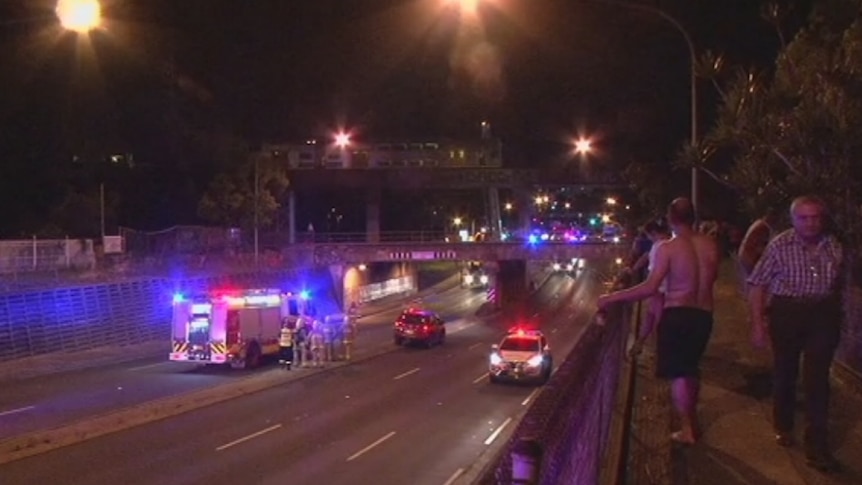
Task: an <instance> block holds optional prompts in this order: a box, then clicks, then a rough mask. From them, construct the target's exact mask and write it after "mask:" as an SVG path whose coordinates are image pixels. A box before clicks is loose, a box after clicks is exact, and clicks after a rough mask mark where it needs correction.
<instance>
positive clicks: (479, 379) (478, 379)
mask: <svg viewBox="0 0 862 485" xmlns="http://www.w3.org/2000/svg"><path fill="white" fill-rule="evenodd" d="M487 378H488V374H482V375H481V376H479V377H477V378H476V379H474V380H473V384H478V383H479V382H481V381H484V380H485V379H487Z"/></svg>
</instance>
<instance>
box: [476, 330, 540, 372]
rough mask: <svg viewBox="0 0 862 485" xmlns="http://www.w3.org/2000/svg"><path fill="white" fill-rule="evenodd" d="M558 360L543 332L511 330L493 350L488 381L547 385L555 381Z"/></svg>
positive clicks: (493, 346) (489, 363)
mask: <svg viewBox="0 0 862 485" xmlns="http://www.w3.org/2000/svg"><path fill="white" fill-rule="evenodd" d="M553 368H554V360H553V357H552V356H551V349H550V348H549V347H548V341H547V339H546V338H545V335H544V334H542V332H541V331H539V330H535V329H528V328H523V327H515V328H512V329H510V330H509V332H508V333H507V334H506V336H505V337H503V340H501V341H500V343H499V344H496V345H492V346H491V355H490V357H489V362H488V380H489V381H490V382H491V383H497V382H501V381H510V382H515V381H525V382H535V383H540V384H544V383H546V382H548V379H550V378H551V372H552V370H553Z"/></svg>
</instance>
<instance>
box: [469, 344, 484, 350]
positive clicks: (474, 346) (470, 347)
mask: <svg viewBox="0 0 862 485" xmlns="http://www.w3.org/2000/svg"><path fill="white" fill-rule="evenodd" d="M480 345H482V342H476V343H475V344H473V345H471V346H469V347H467V350H473V349H475V348H476V347H478V346H480Z"/></svg>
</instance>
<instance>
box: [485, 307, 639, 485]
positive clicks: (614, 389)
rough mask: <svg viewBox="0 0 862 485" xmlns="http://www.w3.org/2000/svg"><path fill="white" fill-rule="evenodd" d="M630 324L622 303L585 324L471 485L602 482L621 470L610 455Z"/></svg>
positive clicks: (629, 310) (629, 308) (629, 315)
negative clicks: (602, 317) (605, 473)
mask: <svg viewBox="0 0 862 485" xmlns="http://www.w3.org/2000/svg"><path fill="white" fill-rule="evenodd" d="M631 320H632V319H631V306H630V305H617V306H615V307H613V308H611V309H609V311H608V313H607V316H606V317H605V322H606V323H605V324H604V325H600V324H598V323H597V322H596V321H594V322H593V323H591V324H590V325H589V326H588V327H587V329H586V331H585V332H584V334H583V335H582V337H581V338H580V340H578V342H577V344H576V345H575V348H574V349H573V350H572V352H571V353H570V354H569V355H568V356H567V358H566V360H565V361H564V362H563V363H562V365H560V367H559V369H558V370H557V371H556V372H555V373H554V375H553V377H552V378H551V380H550V381H549V382H548V384H546V385H545V387H544V388H543V390H542V392H540V393H539V395H538V396H537V398H536V400H535V401H534V402H533V405H532V406H531V407H530V409H529V410H528V411H527V413H526V415H525V416H524V418H523V419H522V420H521V422H520V424H519V425H518V427H517V428H516V429H515V431H514V433H513V434H512V436H511V438H510V439H509V441H508V442H507V444H506V445H505V446H504V448H503V449H502V451H501V452H500V453H499V454H498V455H497V456H496V458H495V460H494V461H492V462H491V464H490V465H489V466H488V467H486V468H485V469H484V470H483V473H482V475H481V477H480V478H479V479H478V480H477V481H474V482H473V483H474V484H478V485H502V484H505V485H509V484H516V483H532V484H547V485H551V484H558V483H590V484H597V483H600V481H601V479H602V477H603V468H606V467H613V466H616V464H615V463H607V462H608V461H611V460H610V459H609V457H606V455H607V454H608V453H607V452H608V451H609V450H608V448H609V443H610V441H611V440H610V439H609V437H610V435H611V422H612V420H613V419H616V418H615V416H614V414H615V412H614V409H615V403H616V402H617V399H618V396H617V394H618V390H619V388H620V377H621V374H622V372H621V371H622V369H623V367H622V366H623V363H624V353H625V345H626V340H627V338H628V335H629V330H630V328H629V327H630V323H631Z"/></svg>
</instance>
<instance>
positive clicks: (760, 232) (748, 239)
mask: <svg viewBox="0 0 862 485" xmlns="http://www.w3.org/2000/svg"><path fill="white" fill-rule="evenodd" d="M777 224H778V211H777V210H775V208H773V207H770V208H769V209H767V210H766V212H765V213H764V214H763V217H761V218H760V219H757V220H756V221H754V222H752V223H751V225H750V226H748V230H747V231H746V232H745V236H744V237H743V238H742V242H741V243H739V249H738V250H737V253H736V260H737V262H738V263H739V269H741V270H742V271H741V273H742V281H741V285H742V287H741V288H740V291H742V294H743V295H747V294H748V282H747V280H748V277H749V276H750V275H751V272H752V271H753V270H754V266H755V265H756V264H757V262H758V261H760V258H761V257H762V256H763V251H765V250H766V245H767V244H769V241H770V240H771V239H772V238H773V237H774V236H775V227H776V225H777Z"/></svg>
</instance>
